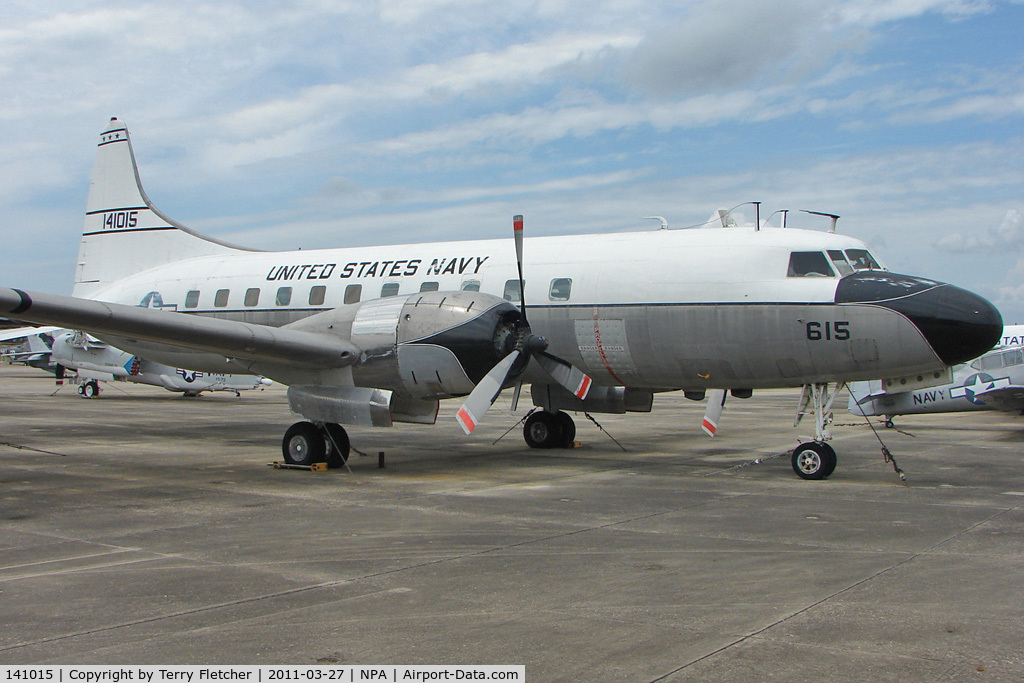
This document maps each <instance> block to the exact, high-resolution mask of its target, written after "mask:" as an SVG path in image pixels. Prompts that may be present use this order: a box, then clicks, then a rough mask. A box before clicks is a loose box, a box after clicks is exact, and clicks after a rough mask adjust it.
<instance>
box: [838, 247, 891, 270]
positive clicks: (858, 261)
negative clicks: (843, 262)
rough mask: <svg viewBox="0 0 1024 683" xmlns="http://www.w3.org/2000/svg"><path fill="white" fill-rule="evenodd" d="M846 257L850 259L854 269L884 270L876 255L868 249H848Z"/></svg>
mask: <svg viewBox="0 0 1024 683" xmlns="http://www.w3.org/2000/svg"><path fill="white" fill-rule="evenodd" d="M846 257H847V258H848V259H850V263H852V264H853V267H854V270H882V266H880V265H878V261H876V260H875V257H874V256H872V255H871V254H870V253H868V250H867V249H847V250H846Z"/></svg>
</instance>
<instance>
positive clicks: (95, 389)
mask: <svg viewBox="0 0 1024 683" xmlns="http://www.w3.org/2000/svg"><path fill="white" fill-rule="evenodd" d="M99 395H100V385H99V383H98V382H96V381H95V380H93V381H91V382H86V383H85V384H83V385H82V396H84V397H85V398H95V397H97V396H99Z"/></svg>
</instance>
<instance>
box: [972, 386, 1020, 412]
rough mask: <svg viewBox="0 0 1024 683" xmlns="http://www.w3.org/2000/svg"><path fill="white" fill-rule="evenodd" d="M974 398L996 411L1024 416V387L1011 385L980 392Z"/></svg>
mask: <svg viewBox="0 0 1024 683" xmlns="http://www.w3.org/2000/svg"><path fill="white" fill-rule="evenodd" d="M974 397H975V398H976V399H978V400H980V401H984V402H985V403H988V404H989V405H991V406H992V407H993V408H995V409H996V410H1004V411H1006V412H1011V413H1019V414H1024V386H1021V385H1014V384H1011V385H1009V386H1003V387H998V388H996V389H990V390H988V391H982V392H978V393H976V394H975V395H974Z"/></svg>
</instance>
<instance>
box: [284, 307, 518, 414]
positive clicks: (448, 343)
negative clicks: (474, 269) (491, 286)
mask: <svg viewBox="0 0 1024 683" xmlns="http://www.w3.org/2000/svg"><path fill="white" fill-rule="evenodd" d="M520 317H521V316H520V313H519V310H518V309H517V308H516V307H515V306H513V305H512V304H511V303H509V302H508V301H506V300H504V299H499V298H498V297H495V296H492V295H490V294H483V293H481V292H470V291H457V292H419V293H416V294H411V295H405V296H394V297H386V298H382V299H371V300H368V301H364V302H361V303H358V304H352V305H349V306H343V307H341V308H337V309H334V310H332V311H326V312H324V313H320V314H318V315H314V316H311V317H309V318H306V319H304V320H300V321H298V322H296V323H293V324H292V325H289V327H290V328H291V329H298V330H304V331H309V332H318V333H326V334H335V335H338V336H341V337H343V338H346V339H348V340H349V341H351V342H352V344H354V345H355V346H357V347H358V348H359V349H360V350H361V354H360V358H359V362H358V363H356V364H355V365H353V366H352V379H353V380H354V382H355V384H356V385H357V386H363V387H376V388H379V389H387V390H391V391H393V392H395V393H396V394H397V395H399V396H401V397H405V398H411V399H420V400H435V399H442V398H451V397H453V396H464V395H466V394H468V393H470V392H471V391H472V390H473V387H475V386H476V384H477V382H479V381H480V380H481V379H482V378H483V376H484V375H486V374H487V372H488V371H489V370H490V369H491V368H492V367H494V365H495V364H497V362H498V361H499V360H501V359H502V358H504V357H505V356H506V355H508V354H509V353H511V352H512V351H513V350H514V349H515V345H516V339H517V335H518V330H519V320H520Z"/></svg>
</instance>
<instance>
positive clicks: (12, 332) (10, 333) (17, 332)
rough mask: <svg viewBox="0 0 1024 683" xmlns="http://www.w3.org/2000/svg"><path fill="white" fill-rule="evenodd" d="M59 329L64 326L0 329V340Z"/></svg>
mask: <svg viewBox="0 0 1024 683" xmlns="http://www.w3.org/2000/svg"><path fill="white" fill-rule="evenodd" d="M61 329H64V328H62V327H54V326H53V325H49V326H46V327H14V328H11V329H9V330H0V342H5V341H11V340H12V339H21V338H22V337H28V336H29V335H33V334H49V333H50V332H56V331H57V330H61Z"/></svg>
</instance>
